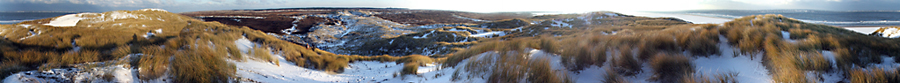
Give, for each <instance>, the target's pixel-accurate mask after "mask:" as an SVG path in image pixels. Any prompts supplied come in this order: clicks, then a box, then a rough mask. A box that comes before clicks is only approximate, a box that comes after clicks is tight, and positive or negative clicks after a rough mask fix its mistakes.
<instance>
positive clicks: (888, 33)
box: [879, 28, 900, 38]
mask: <svg viewBox="0 0 900 83" xmlns="http://www.w3.org/2000/svg"><path fill="white" fill-rule="evenodd" d="M879 36H881V37H886V38H900V29H897V28H886V29H884V31H882V32H881V34H880V35H879Z"/></svg>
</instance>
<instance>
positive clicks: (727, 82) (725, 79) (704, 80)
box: [679, 72, 738, 83]
mask: <svg viewBox="0 0 900 83" xmlns="http://www.w3.org/2000/svg"><path fill="white" fill-rule="evenodd" d="M737 75H738V73H734V72H730V73H720V74H716V75H713V77H709V76H704V75H698V74H685V75H684V76H683V77H682V78H681V80H680V81H679V82H681V83H738V82H737V79H735V78H734V77H735V76H737Z"/></svg>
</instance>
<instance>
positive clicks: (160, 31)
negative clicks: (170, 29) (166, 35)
mask: <svg viewBox="0 0 900 83" xmlns="http://www.w3.org/2000/svg"><path fill="white" fill-rule="evenodd" d="M153 31H156V33H162V29H156V30H153Z"/></svg>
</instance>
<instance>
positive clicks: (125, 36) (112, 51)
mask: <svg viewBox="0 0 900 83" xmlns="http://www.w3.org/2000/svg"><path fill="white" fill-rule="evenodd" d="M66 19H77V20H75V21H74V22H75V23H74V24H64V25H72V26H60V25H47V24H54V23H55V22H64V21H66ZM60 20H62V21H60ZM69 21H70V22H71V20H69ZM239 40H247V41H250V42H251V43H250V44H249V45H251V46H252V48H251V49H244V50H242V49H241V48H239V46H238V45H248V44H246V43H239V42H237V41H239ZM272 55H281V56H283V58H285V59H287V60H289V61H291V62H293V63H294V64H296V65H298V66H302V67H306V68H311V69H317V70H322V71H329V72H338V73H339V72H341V71H343V68H344V67H346V66H347V63H349V62H352V61H361V60H365V61H368V60H378V61H394V60H398V59H399V60H404V61H405V62H419V61H417V60H420V59H404V58H405V57H394V56H350V55H336V54H332V53H330V52H325V51H322V50H318V49H315V48H307V47H306V46H301V45H297V44H294V43H291V42H287V41H283V40H280V39H277V38H275V37H273V36H270V35H267V34H266V33H263V32H261V31H259V30H254V29H251V28H247V27H238V26H228V25H224V24H221V23H218V22H204V21H201V20H198V19H194V18H191V17H188V16H183V15H179V14H174V13H169V12H166V11H164V10H151V9H145V10H135V11H110V12H104V13H81V14H73V15H71V16H61V17H55V18H47V19H40V20H34V21H26V22H22V23H18V24H14V25H0V56H2V57H0V63H2V64H0V77H7V76H8V75H10V74H13V73H17V72H19V71H27V70H47V69H54V68H81V69H90V68H91V67H101V66H110V65H125V66H126V67H130V68H133V69H139V75H138V78H140V79H143V80H147V79H157V78H171V79H172V80H171V81H170V82H188V83H192V82H200V83H208V82H230V81H234V79H235V78H234V76H235V75H234V71H235V68H234V65H232V64H231V63H229V62H228V61H242V60H245V59H247V58H245V57H251V58H252V59H258V60H264V61H268V62H278V61H273V60H274V59H275V56H272ZM426 59H428V60H430V59H429V58H426ZM98 62H99V63H98ZM276 64H279V63H276ZM280 64H284V63H280ZM163 76H166V77H163ZM101 78H102V77H101ZM63 82H65V81H63Z"/></svg>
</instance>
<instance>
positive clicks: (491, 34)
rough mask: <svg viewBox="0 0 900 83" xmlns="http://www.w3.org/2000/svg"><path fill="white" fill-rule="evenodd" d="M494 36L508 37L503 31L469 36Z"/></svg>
mask: <svg viewBox="0 0 900 83" xmlns="http://www.w3.org/2000/svg"><path fill="white" fill-rule="evenodd" d="M494 35H499V36H503V35H506V33H504V32H503V31H492V32H484V33H478V34H472V35H469V37H491V36H494Z"/></svg>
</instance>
